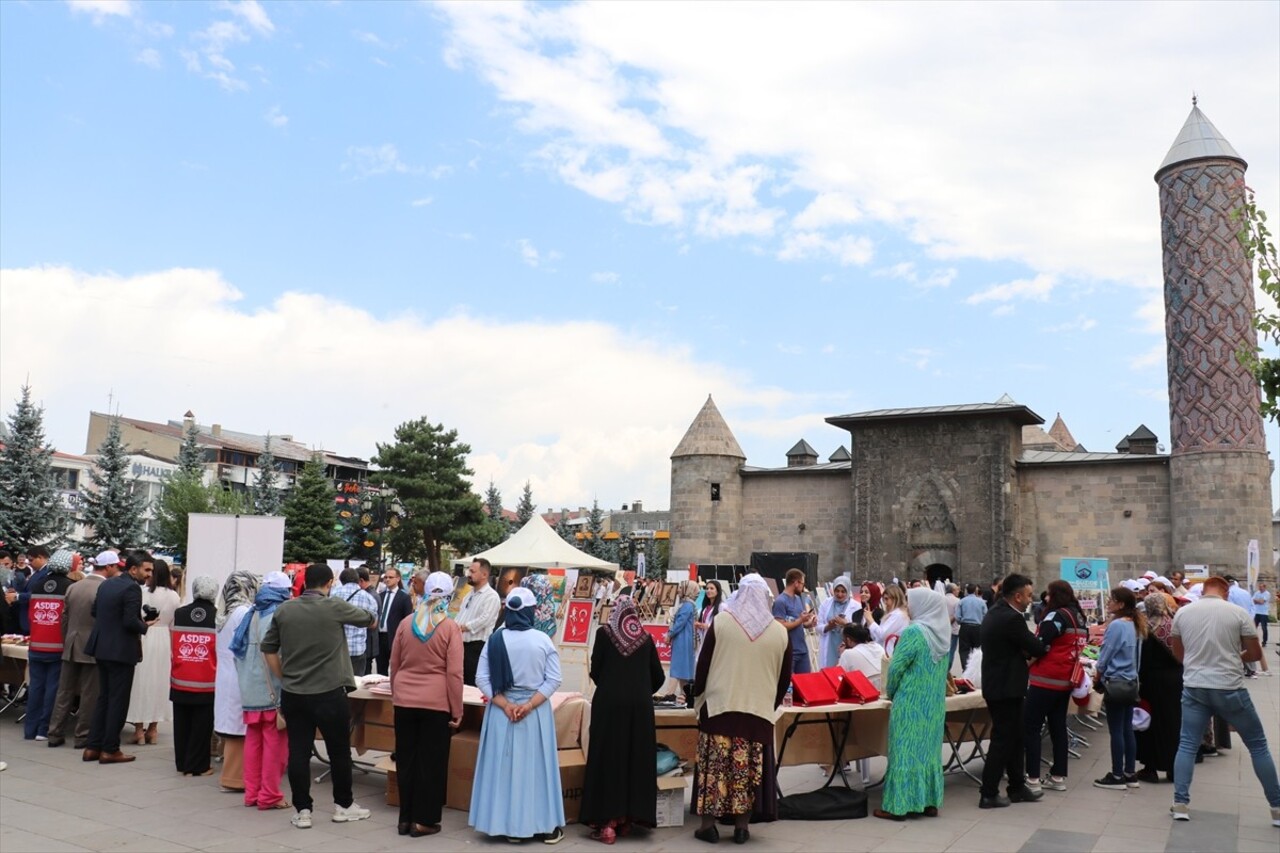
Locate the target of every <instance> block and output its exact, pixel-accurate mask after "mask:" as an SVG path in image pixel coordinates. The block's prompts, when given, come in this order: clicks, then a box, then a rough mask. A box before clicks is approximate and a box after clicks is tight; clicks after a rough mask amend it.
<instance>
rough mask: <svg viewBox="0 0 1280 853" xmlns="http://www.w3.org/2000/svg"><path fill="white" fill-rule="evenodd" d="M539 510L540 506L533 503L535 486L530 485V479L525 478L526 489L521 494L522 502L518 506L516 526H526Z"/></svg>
mask: <svg viewBox="0 0 1280 853" xmlns="http://www.w3.org/2000/svg"><path fill="white" fill-rule="evenodd" d="M537 511H538V507H537V506H535V505H534V503H533V487H532V486H531V485H529V481H528V480H525V481H524V491H523V492H522V493H521V494H520V504H519V506H517V507H516V526H517V527H524V526H525V525H526V524H528V523H529V519H531V518H533V516H534V514H535V513H536V512H537Z"/></svg>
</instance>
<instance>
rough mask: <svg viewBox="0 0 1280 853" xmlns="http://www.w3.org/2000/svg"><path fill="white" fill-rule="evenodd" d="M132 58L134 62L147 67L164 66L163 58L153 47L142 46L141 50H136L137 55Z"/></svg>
mask: <svg viewBox="0 0 1280 853" xmlns="http://www.w3.org/2000/svg"><path fill="white" fill-rule="evenodd" d="M133 59H134V61H135V62H137V63H139V64H141V65H145V66H147V67H148V68H163V67H164V60H163V59H161V58H160V51H158V50H156V49H155V48H154V47H144V48H143V49H142V50H140V51H138V55H137V56H135V57H134V58H133Z"/></svg>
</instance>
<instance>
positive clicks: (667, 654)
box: [640, 623, 671, 664]
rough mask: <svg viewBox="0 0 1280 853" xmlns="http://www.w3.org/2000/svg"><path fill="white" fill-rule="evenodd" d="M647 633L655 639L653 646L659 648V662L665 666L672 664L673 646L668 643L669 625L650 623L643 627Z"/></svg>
mask: <svg viewBox="0 0 1280 853" xmlns="http://www.w3.org/2000/svg"><path fill="white" fill-rule="evenodd" d="M640 627H642V628H644V630H645V633H647V634H648V635H649V636H650V637H652V638H653V644H654V645H655V646H657V648H658V660H660V661H662V662H663V663H664V664H670V663H671V646H670V644H668V643H667V629H668V626H667V625H663V624H661V623H648V624H645V625H641V626H640Z"/></svg>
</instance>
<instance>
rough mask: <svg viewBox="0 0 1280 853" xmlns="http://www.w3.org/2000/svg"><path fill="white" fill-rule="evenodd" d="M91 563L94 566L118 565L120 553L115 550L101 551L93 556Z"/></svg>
mask: <svg viewBox="0 0 1280 853" xmlns="http://www.w3.org/2000/svg"><path fill="white" fill-rule="evenodd" d="M93 564H94V565H95V566H118V565H120V555H119V554H117V553H116V552H115V551H103V552H102V553H101V554H99V555H98V556H96V557H94V558H93Z"/></svg>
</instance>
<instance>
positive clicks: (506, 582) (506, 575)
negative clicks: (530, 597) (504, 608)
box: [493, 566, 529, 601]
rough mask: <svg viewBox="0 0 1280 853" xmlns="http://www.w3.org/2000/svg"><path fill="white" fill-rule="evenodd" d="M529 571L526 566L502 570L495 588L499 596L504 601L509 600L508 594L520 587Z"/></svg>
mask: <svg viewBox="0 0 1280 853" xmlns="http://www.w3.org/2000/svg"><path fill="white" fill-rule="evenodd" d="M528 571H529V570H528V569H527V568H525V567H524V566H508V567H507V568H505V569H502V570H501V571H500V572H499V574H498V579H497V582H496V583H495V584H494V585H493V588H494V589H496V590H497V591H498V596H499V597H500V598H501V599H502V600H503V601H506V600H507V593H509V592H511V590H513V589H515V588H516V587H518V586H519V585H520V581H522V580H524V576H525V574H527V573H528Z"/></svg>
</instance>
